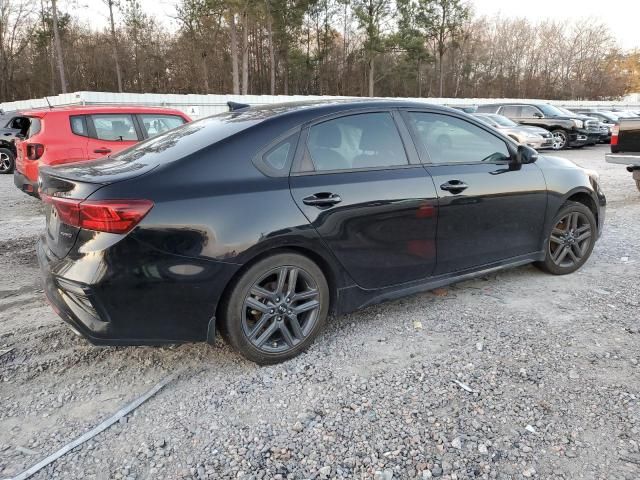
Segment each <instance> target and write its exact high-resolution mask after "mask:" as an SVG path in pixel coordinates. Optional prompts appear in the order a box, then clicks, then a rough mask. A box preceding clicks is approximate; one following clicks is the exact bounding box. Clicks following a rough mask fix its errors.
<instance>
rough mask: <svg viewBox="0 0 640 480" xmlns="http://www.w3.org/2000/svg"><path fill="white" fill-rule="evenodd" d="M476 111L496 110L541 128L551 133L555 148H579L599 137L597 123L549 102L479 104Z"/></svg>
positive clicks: (512, 118) (494, 111)
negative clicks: (560, 108) (569, 113)
mask: <svg viewBox="0 0 640 480" xmlns="http://www.w3.org/2000/svg"><path fill="white" fill-rule="evenodd" d="M477 112H478V113H498V114H500V115H504V116H505V117H508V118H510V119H511V120H513V121H515V122H518V123H521V124H523V125H531V126H535V127H542V128H544V129H545V130H548V131H549V132H551V135H552V136H553V145H552V148H553V149H554V150H562V149H564V148H567V147H582V146H584V145H587V144H589V143H595V142H597V141H599V139H600V129H599V126H598V122H596V121H594V120H585V119H584V118H582V117H581V116H580V115H577V114H571V115H567V114H566V113H564V112H562V111H560V110H558V109H557V108H556V107H555V106H553V105H550V104H548V103H495V104H490V105H480V106H479V107H478V110H477Z"/></svg>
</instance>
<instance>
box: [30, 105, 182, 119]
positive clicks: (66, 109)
mask: <svg viewBox="0 0 640 480" xmlns="http://www.w3.org/2000/svg"><path fill="white" fill-rule="evenodd" d="M125 112H127V113H128V112H131V113H165V114H171V115H180V116H183V117H186V114H184V113H183V112H181V111H180V110H176V109H175V108H165V107H146V106H140V105H65V106H61V107H52V108H47V107H43V108H33V109H30V110H22V111H21V112H20V113H21V115H25V116H28V117H44V116H45V115H48V114H50V113H76V114H85V115H90V114H94V113H96V114H97V113H125Z"/></svg>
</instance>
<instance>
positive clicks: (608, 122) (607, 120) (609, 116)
mask: <svg viewBox="0 0 640 480" xmlns="http://www.w3.org/2000/svg"><path fill="white" fill-rule="evenodd" d="M577 113H580V111H578V112H577ZM582 113H585V114H586V115H589V116H590V117H595V118H597V119H598V120H600V122H601V123H602V124H603V125H605V126H606V128H607V130H608V133H607V136H606V137H605V138H604V140H603V141H604V143H610V142H611V134H612V133H613V127H615V126H616V125H618V124H619V123H620V118H619V117H618V116H617V115H616V114H615V113H614V112H610V111H606V110H598V111H591V112H582Z"/></svg>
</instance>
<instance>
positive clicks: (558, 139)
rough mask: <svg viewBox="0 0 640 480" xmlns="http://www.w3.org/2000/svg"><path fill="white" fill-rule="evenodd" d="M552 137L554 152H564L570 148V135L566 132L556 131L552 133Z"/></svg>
mask: <svg viewBox="0 0 640 480" xmlns="http://www.w3.org/2000/svg"><path fill="white" fill-rule="evenodd" d="M551 136H552V137H553V143H552V144H551V148H552V149H553V150H564V149H565V148H567V147H568V146H569V134H567V132H565V131H564V130H560V129H558V130H554V131H552V132H551Z"/></svg>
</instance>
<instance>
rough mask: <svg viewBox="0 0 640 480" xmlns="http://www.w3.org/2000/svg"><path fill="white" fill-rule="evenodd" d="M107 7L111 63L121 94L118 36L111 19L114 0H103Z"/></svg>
mask: <svg viewBox="0 0 640 480" xmlns="http://www.w3.org/2000/svg"><path fill="white" fill-rule="evenodd" d="M104 1H105V2H106V3H107V6H108V7H109V25H110V27H111V44H112V47H113V61H114V63H115V64H116V77H117V80H118V91H119V92H122V73H121V72H120V58H119V54H118V36H117V35H116V24H115V21H114V18H113V6H114V0H104Z"/></svg>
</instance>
